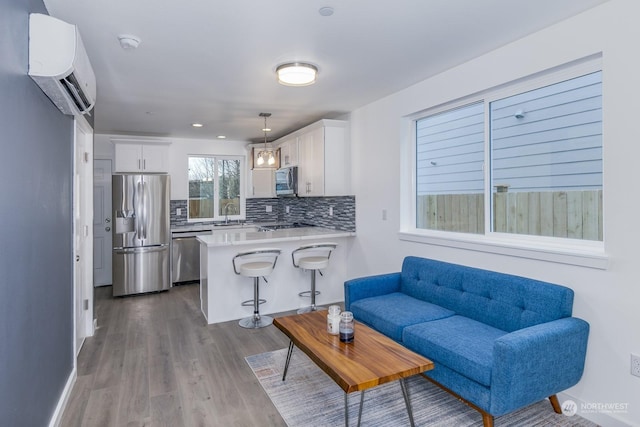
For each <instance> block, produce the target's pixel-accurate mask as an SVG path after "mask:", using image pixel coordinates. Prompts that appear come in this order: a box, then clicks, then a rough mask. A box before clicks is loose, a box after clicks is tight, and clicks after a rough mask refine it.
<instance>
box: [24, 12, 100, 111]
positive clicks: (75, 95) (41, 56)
mask: <svg viewBox="0 0 640 427" xmlns="http://www.w3.org/2000/svg"><path fill="white" fill-rule="evenodd" d="M29 76H30V77H31V78H32V79H33V80H34V81H35V82H36V83H37V84H38V86H40V88H41V89H42V91H43V92H44V93H45V94H46V95H47V96H48V97H49V99H51V101H53V103H54V104H55V105H56V107H58V108H59V109H60V111H62V112H63V113H64V114H69V115H79V114H87V113H88V112H89V110H91V108H93V106H94V104H95V102H96V76H95V74H93V69H92V68H91V63H90V62H89V57H88V56H87V52H86V51H85V49H84V45H83V44H82V40H81V39H80V33H79V32H78V28H77V27H76V26H75V25H71V24H67V23H66V22H64V21H61V20H59V19H56V18H54V17H51V16H49V15H43V14H40V13H32V14H30V15H29Z"/></svg>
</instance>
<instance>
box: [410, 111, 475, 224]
mask: <svg viewBox="0 0 640 427" xmlns="http://www.w3.org/2000/svg"><path fill="white" fill-rule="evenodd" d="M483 164H484V104H483V103H482V102H477V103H475V104H471V105H467V106H463V107H460V108H456V109H453V110H449V111H444V112H442V113H438V114H434V115H432V116H429V117H425V118H423V119H420V120H418V121H417V122H416V190H417V194H416V228H424V229H429V230H443V231H459V232H467V233H480V234H481V233H484V173H483V167H482V166H483Z"/></svg>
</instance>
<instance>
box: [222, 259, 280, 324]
mask: <svg viewBox="0 0 640 427" xmlns="http://www.w3.org/2000/svg"><path fill="white" fill-rule="evenodd" d="M280 252H281V251H280V249H276V248H263V249H254V250H251V251H247V252H240V253H238V254H237V255H236V256H234V257H233V260H232V262H233V271H234V272H235V273H236V274H238V275H241V276H245V277H252V278H253V299H250V300H247V301H243V302H242V304H241V305H243V306H245V307H246V306H253V316H251V317H247V318H245V319H242V320H240V322H239V325H240V326H242V327H243V328H248V329H257V328H263V327H265V326H269V325H270V324H272V323H273V318H272V317H269V316H260V304H264V303H265V302H267V301H266V300H265V299H260V290H259V287H260V278H261V277H262V278H263V279H264V281H265V282H266V283H269V282H267V278H266V277H265V276H268V275H269V274H271V272H272V271H273V269H274V268H275V266H276V261H278V255H280Z"/></svg>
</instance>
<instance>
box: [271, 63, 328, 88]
mask: <svg viewBox="0 0 640 427" xmlns="http://www.w3.org/2000/svg"><path fill="white" fill-rule="evenodd" d="M276 74H277V75H278V83H280V84H282V85H285V86H309V85H312V84H314V83H315V82H316V78H317V76H318V67H316V66H315V65H313V64H309V63H307V62H289V63H286V64H282V65H278V67H277V68H276Z"/></svg>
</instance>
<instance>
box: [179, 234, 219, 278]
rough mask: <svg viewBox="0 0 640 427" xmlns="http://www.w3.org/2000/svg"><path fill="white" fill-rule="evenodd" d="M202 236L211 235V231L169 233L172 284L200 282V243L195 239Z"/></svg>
mask: <svg viewBox="0 0 640 427" xmlns="http://www.w3.org/2000/svg"><path fill="white" fill-rule="evenodd" d="M204 234H211V230H202V231H192V230H191V231H179V230H178V231H173V232H172V233H171V259H172V262H171V282H172V283H178V284H179V283H186V282H193V281H196V280H200V242H198V240H197V239H196V237H197V236H201V235H204Z"/></svg>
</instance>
